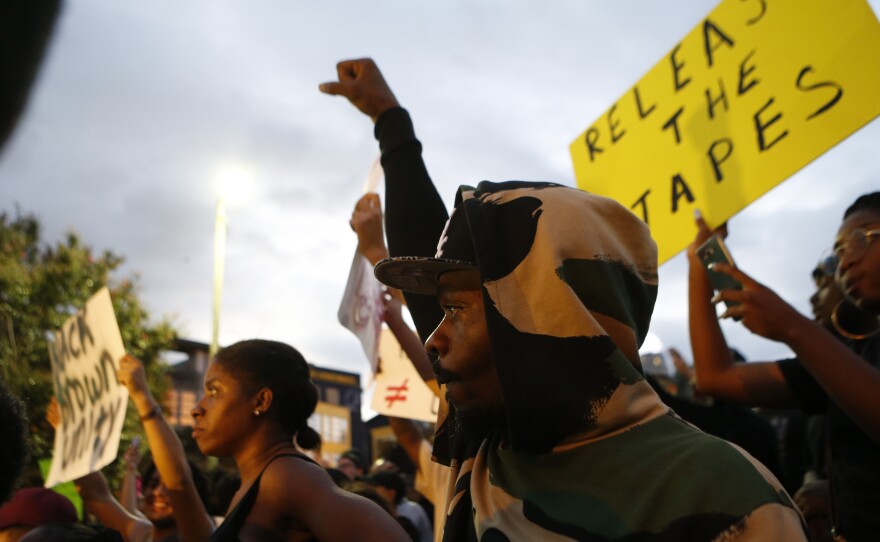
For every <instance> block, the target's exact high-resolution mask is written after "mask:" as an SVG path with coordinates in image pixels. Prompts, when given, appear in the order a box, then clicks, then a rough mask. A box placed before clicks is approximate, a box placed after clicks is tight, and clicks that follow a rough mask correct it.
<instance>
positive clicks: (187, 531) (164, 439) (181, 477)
mask: <svg viewBox="0 0 880 542" xmlns="http://www.w3.org/2000/svg"><path fill="white" fill-rule="evenodd" d="M118 378H119V382H120V383H121V384H123V385H125V386H126V387H127V388H128V393H129V396H130V397H131V399H132V401H133V402H134V404H135V406H136V407H137V412H138V415H139V416H140V417H141V422H142V423H143V426H144V432H145V433H146V436H147V442H149V444H150V450H151V451H152V454H153V461H154V462H155V464H156V470H158V471H159V477H160V478H161V480H162V483H163V484H164V485H165V487H166V488H167V490H168V497H169V499H170V500H171V506H172V507H173V508H174V519H175V520H176V523H177V529H178V534H179V538H180V540H182V541H199V542H201V541H204V540H207V539H208V538H209V537H210V536H211V533H212V532H213V530H214V524H213V521H212V520H211V517H210V516H209V515H208V512H207V510H205V505H204V504H203V503H202V499H201V498H200V497H199V494H198V491H196V486H195V482H193V477H192V472H190V470H189V465H188V464H187V462H186V454H185V452H184V450H183V445H182V444H181V443H180V439H178V438H177V434H176V433H175V432H174V429H172V427H171V425H170V424H169V423H168V421H167V420H166V419H165V416H163V415H162V409H161V408H160V407H159V404H158V403H157V402H156V400H155V399H154V398H153V394H152V393H151V392H150V389H149V388H148V387H147V378H146V374H145V373H144V366H143V364H142V363H141V362H140V361H139V360H137V359H135V358H133V357H132V356H129V355H126V356H124V357H123V358H122V359H121V360H120V362H119V373H118Z"/></svg>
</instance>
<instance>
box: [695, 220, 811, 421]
mask: <svg viewBox="0 0 880 542" xmlns="http://www.w3.org/2000/svg"><path fill="white" fill-rule="evenodd" d="M697 226H698V232H697V237H696V239H695V240H694V242H693V243H692V244H691V245H690V247H688V251H687V255H688V328H689V331H690V338H691V349H692V351H693V355H694V372H695V375H696V384H697V390H698V391H699V392H700V393H704V394H706V395H711V396H715V397H721V398H724V399H728V400H731V401H735V402H738V403H741V404H745V405H749V406H763V407H769V408H790V407H794V406H797V401H796V399H795V397H794V394H793V393H792V392H791V389H790V388H789V387H788V385H787V384H786V382H785V377H784V376H783V373H782V371H781V370H780V368H779V365H778V364H777V363H775V362H751V363H735V362H734V360H733V357H732V356H731V354H730V348H729V347H728V345H727V340H726V339H725V338H724V333H723V332H722V331H721V326H720V325H719V324H718V316H717V314H716V312H715V305H714V304H713V303H712V294H713V290H712V285H711V284H710V283H709V277H708V275H707V273H706V269H705V268H704V267H703V262H702V261H700V257H699V256H698V255H697V248H698V247H699V246H700V245H701V244H703V242H705V241H706V239H708V238H709V236H710V235H712V232H710V231H709V229H708V228H707V227H706V224H705V222H703V219H702V218H698V219H697Z"/></svg>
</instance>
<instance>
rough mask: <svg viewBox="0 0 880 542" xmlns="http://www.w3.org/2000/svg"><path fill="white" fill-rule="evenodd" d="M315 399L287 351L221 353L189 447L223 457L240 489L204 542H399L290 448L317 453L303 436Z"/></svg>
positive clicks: (270, 347) (299, 360)
mask: <svg viewBox="0 0 880 542" xmlns="http://www.w3.org/2000/svg"><path fill="white" fill-rule="evenodd" d="M317 402H318V392H317V389H316V388H315V386H314V384H312V381H311V379H310V378H309V366H308V364H307V363H306V361H305V359H304V358H303V357H302V355H301V354H300V353H299V352H298V351H297V350H296V349H294V348H293V347H291V346H289V345H286V344H283V343H279V342H274V341H265V340H250V341H242V342H239V343H236V344H234V345H232V346H230V347H228V348H225V349H223V350H221V351H220V352H219V353H218V354H217V356H216V357H215V358H214V361H213V362H212V363H211V364H210V365H209V366H208V370H207V372H206V374H205V395H204V397H203V398H202V399H201V400H200V401H199V402H198V404H197V405H196V407H195V408H194V409H193V411H192V415H193V418H194V419H195V425H194V427H193V438H195V439H196V441H197V442H198V445H199V448H200V449H201V450H202V452H204V453H206V454H208V455H216V456H231V457H233V458H234V459H235V462H236V464H237V465H238V468H239V471H240V472H241V489H240V490H239V492H238V493H237V494H236V496H235V498H234V499H233V501H232V505H231V510H230V512H229V514H228V515H227V516H226V519H225V520H224V522H223V524H221V526H220V527H219V528H218V529H217V530H216V531H215V532H214V534H213V535H212V536H211V541H212V542H216V541H238V540H242V541H248V540H316V539H320V540H392V541H393V540H401V541H405V540H408V539H409V538H408V537H407V536H406V533H405V532H404V531H403V530H402V529H401V528H400V527H399V526H398V525H397V523H396V522H395V521H394V520H393V519H392V518H391V517H390V516H389V515H388V514H387V513H385V512H384V511H383V510H382V509H380V508H379V507H378V506H376V505H375V504H373V503H372V502H370V501H368V500H367V499H364V498H361V497H358V496H356V495H352V494H350V493H348V492H345V491H343V490H341V489H339V488H338V487H337V486H336V485H335V484H334V483H333V481H332V480H331V479H330V477H329V475H328V474H327V473H326V472H325V471H324V470H323V469H322V468H321V467H320V466H318V465H317V464H316V463H315V462H314V461H312V460H311V459H309V458H308V457H306V456H304V455H302V454H301V453H299V452H298V451H297V450H296V448H295V447H294V445H293V440H294V438H296V443H297V444H298V445H299V446H300V447H301V448H304V449H307V450H311V449H315V448H317V447H318V446H319V445H320V443H321V438H320V436H319V435H318V433H317V432H315V430H314V429H312V428H311V427H309V425H308V419H309V417H310V416H311V415H312V413H313V412H314V411H315V405H316V404H317Z"/></svg>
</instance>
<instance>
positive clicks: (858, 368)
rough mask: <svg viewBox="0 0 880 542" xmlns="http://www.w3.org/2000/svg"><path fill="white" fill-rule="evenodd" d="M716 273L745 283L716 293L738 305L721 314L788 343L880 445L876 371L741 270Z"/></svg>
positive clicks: (878, 374) (879, 384)
mask: <svg viewBox="0 0 880 542" xmlns="http://www.w3.org/2000/svg"><path fill="white" fill-rule="evenodd" d="M716 269H717V271H719V272H721V273H726V274H728V275H730V276H732V277H733V278H735V279H736V280H738V281H739V282H740V283H741V284H742V285H743V289H742V290H741V291H737V290H725V291H723V292H722V293H721V294H720V298H721V299H722V300H725V301H728V300H730V301H738V302H739V303H740V304H739V305H737V306H735V307H732V308H729V309H727V311H726V313H725V314H724V315H722V316H725V317H741V318H742V323H743V325H745V326H746V327H747V328H748V329H749V331H751V332H752V333H757V334H758V335H761V336H762V337H766V338H768V339H771V340H774V341H780V342H784V343H785V344H787V345H788V347H789V348H791V349H792V351H794V353H795V354H796V355H797V356H798V359H800V361H801V363H802V364H803V365H804V367H806V369H807V370H808V371H809V372H810V374H812V375H813V377H814V378H815V379H816V381H817V382H819V384H820V385H821V386H822V388H824V389H825V391H826V392H828V395H829V396H830V397H831V398H833V399H834V401H835V402H836V403H837V404H838V405H839V406H840V407H841V408H842V409H843V410H844V411H845V412H846V413H847V414H848V415H849V416H850V418H851V419H852V420H853V421H854V422H855V423H856V424H857V425H858V426H859V427H861V428H862V429H863V430H864V431H865V433H866V434H868V435H869V436H870V437H871V438H872V439H874V441H875V442H880V370H878V369H877V368H876V367H873V366H871V365H870V364H869V363H867V362H866V361H865V360H863V359H862V358H861V357H859V356H858V355H857V354H856V353H855V352H853V351H852V350H850V349H849V348H848V347H847V346H846V345H844V344H843V343H841V342H840V341H839V340H837V339H836V338H835V337H834V336H833V335H831V333H829V332H828V331H827V330H826V329H825V328H823V327H822V326H820V325H818V324H816V323H815V322H813V321H812V320H810V319H808V318H806V317H805V316H803V315H802V314H800V313H799V312H797V311H796V310H795V309H794V308H793V307H792V306H791V305H789V304H788V303H786V302H785V301H784V300H783V299H782V298H780V297H779V296H778V295H776V293H775V292H773V291H772V290H770V289H769V288H767V287H766V286H764V285H762V284H760V283H759V282H757V281H756V280H754V279H752V278H751V277H750V276H748V275H746V274H745V273H743V272H742V271H741V270H740V269H737V268H734V267H730V266H729V265H724V264H719V265H718V267H717V268H716Z"/></svg>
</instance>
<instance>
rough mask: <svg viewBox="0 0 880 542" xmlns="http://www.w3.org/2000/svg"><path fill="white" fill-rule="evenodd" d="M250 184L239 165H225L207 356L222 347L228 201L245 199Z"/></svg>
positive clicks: (216, 225) (216, 223)
mask: <svg viewBox="0 0 880 542" xmlns="http://www.w3.org/2000/svg"><path fill="white" fill-rule="evenodd" d="M250 181H251V176H250V174H249V173H248V172H247V171H246V170H245V169H243V168H242V167H240V166H225V167H223V168H222V169H221V170H220V173H219V174H218V175H217V178H216V182H215V190H216V192H217V206H216V207H215V209H214V311H213V315H212V326H211V346H210V348H209V350H208V355H209V356H210V357H211V358H213V357H214V355H215V354H217V350H218V349H219V344H220V310H221V306H222V301H223V268H224V262H225V259H226V200H227V199H229V200H232V201H237V200H241V199H244V195H245V192H246V191H247V189H248V188H249V185H250Z"/></svg>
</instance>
